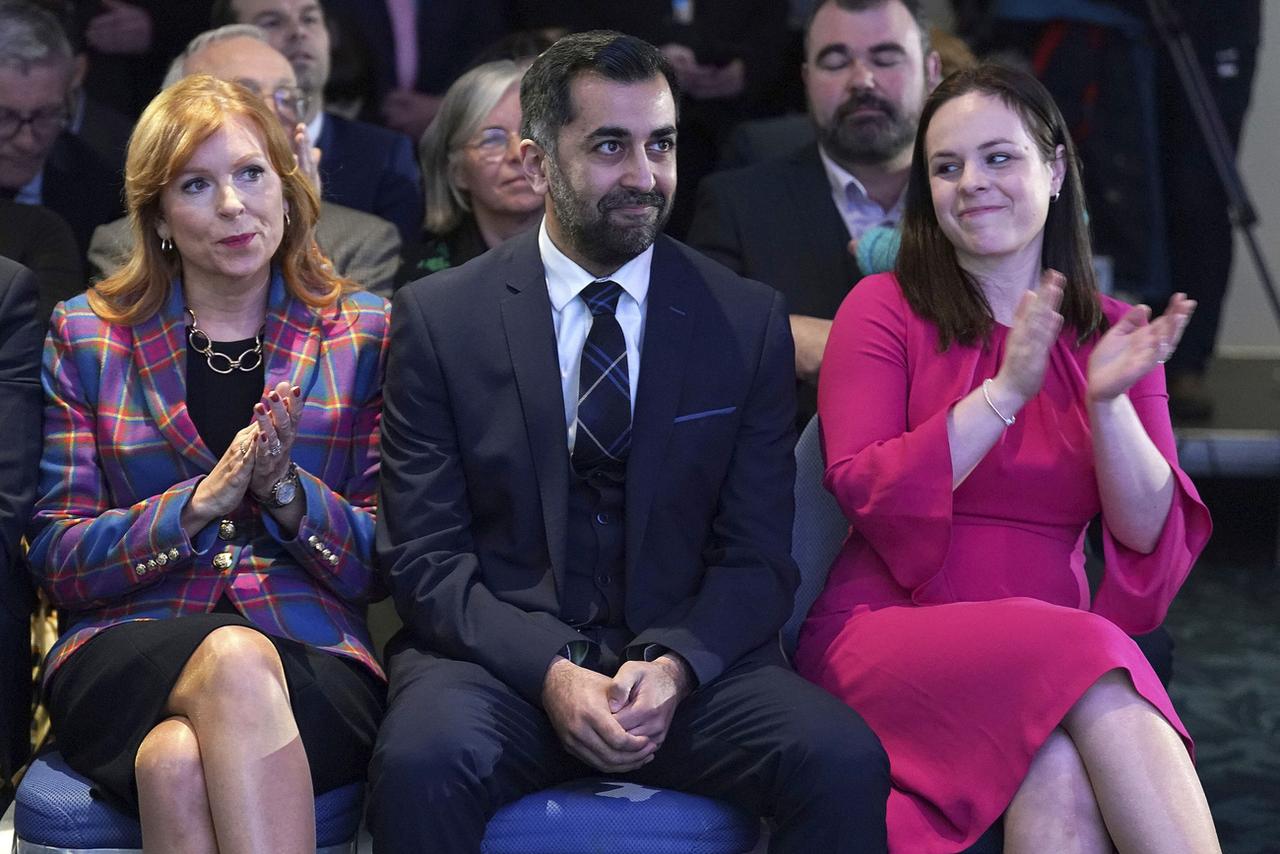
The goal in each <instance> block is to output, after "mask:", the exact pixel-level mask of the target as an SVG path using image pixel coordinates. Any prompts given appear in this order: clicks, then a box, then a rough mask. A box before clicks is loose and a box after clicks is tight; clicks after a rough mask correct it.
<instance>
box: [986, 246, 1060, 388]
mask: <svg viewBox="0 0 1280 854" xmlns="http://www.w3.org/2000/svg"><path fill="white" fill-rule="evenodd" d="M1065 281H1066V280H1065V279H1064V278H1063V277H1062V274H1061V273H1059V272H1058V271H1057V270H1045V271H1044V272H1043V273H1041V274H1040V284H1039V286H1038V287H1037V288H1036V289H1035V290H1033V291H1027V292H1026V293H1025V294H1023V295H1022V300H1021V301H1020V302H1019V303H1018V308H1017V310H1016V311H1015V312H1014V315H1013V328H1012V329H1011V330H1010V331H1009V337H1008V339H1007V340H1006V342H1005V353H1004V361H1002V362H1001V363H1000V370H999V371H998V372H997V373H996V376H995V380H994V382H995V383H996V384H998V385H1001V386H1003V387H1004V388H1006V389H1008V390H1009V391H1010V392H1011V393H1012V394H1014V395H1016V396H1017V397H1018V398H1019V399H1020V400H1021V404H1025V403H1026V402H1027V401H1028V400H1030V399H1031V398H1033V397H1035V396H1036V394H1037V393H1039V391H1040V386H1041V384H1042V383H1043V382H1044V373H1045V368H1046V367H1048V364H1049V352H1050V351H1051V350H1052V349H1053V344H1054V342H1055V341H1057V340H1058V332H1059V331H1061V329H1062V315H1061V314H1060V313H1059V312H1058V307H1059V306H1060V305H1061V304H1062V286H1063V284H1064V282H1065ZM1021 404H1020V406H1021Z"/></svg>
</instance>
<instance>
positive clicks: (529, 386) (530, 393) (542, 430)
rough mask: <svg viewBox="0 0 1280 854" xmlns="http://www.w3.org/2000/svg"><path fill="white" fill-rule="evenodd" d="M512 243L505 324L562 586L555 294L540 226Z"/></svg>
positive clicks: (565, 476) (564, 501) (562, 464)
mask: <svg viewBox="0 0 1280 854" xmlns="http://www.w3.org/2000/svg"><path fill="white" fill-rule="evenodd" d="M511 243H512V244H514V245H513V247H512V255H511V259H510V268H509V274H508V277H507V281H506V288H507V295H506V296H505V297H504V298H503V299H502V302H501V306H502V326H503V330H504V331H505V332H506V337H507V350H508V353H509V355H510V357H511V368H512V370H513V372H514V374H515V378H516V389H517V391H518V393H519V395H520V409H521V413H522V414H523V416H524V425H525V431H526V434H527V435H528V439H529V450H530V452H531V453H532V455H533V468H534V474H535V475H536V477H537V480H538V494H539V496H540V498H541V500H542V520H543V524H544V526H545V527H546V534H547V547H548V550H549V551H550V555H551V567H552V571H553V572H554V574H555V577H556V582H557V585H558V586H560V587H561V588H562V589H563V586H564V571H565V549H566V547H567V546H566V543H567V537H568V524H567V519H566V517H567V515H568V512H569V442H568V436H567V433H566V430H565V423H564V390H563V388H562V386H561V385H560V361H559V358H558V356H557V354H556V338H555V327H554V325H553V324H552V320H551V316H552V315H551V312H552V309H551V298H550V297H549V296H548V294H547V281H546V273H545V272H544V270H543V266H542V257H541V255H540V254H539V252H538V241H537V229H534V230H532V231H531V232H530V233H529V234H528V235H524V236H522V237H518V238H515V239H513V240H512V241H511Z"/></svg>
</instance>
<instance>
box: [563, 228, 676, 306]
mask: <svg viewBox="0 0 1280 854" xmlns="http://www.w3.org/2000/svg"><path fill="white" fill-rule="evenodd" d="M538 251H539V252H540V253H541V255H542V267H543V270H544V271H545V272H546V276H547V294H548V295H549V296H550V297H551V305H552V307H553V308H555V310H556V311H564V307H565V306H566V305H568V304H569V303H570V302H572V301H573V300H574V299H575V298H577V296H578V294H580V293H582V289H583V288H585V287H586V286H587V285H589V284H591V283H592V282H595V281H600V280H603V279H608V280H609V281H611V282H617V283H618V285H619V286H621V288H622V289H623V290H624V291H626V292H627V293H628V294H629V295H630V296H631V298H632V299H633V300H635V301H636V303H637V304H638V305H644V300H645V297H646V296H648V294H649V271H650V269H651V268H652V266H653V245H652V244H650V246H649V248H648V249H646V250H644V251H643V252H641V253H640V254H639V255H637V256H636V257H634V258H632V259H631V260H630V261H628V262H627V263H625V264H623V265H622V266H621V267H619V268H618V269H617V270H614V271H613V272H612V273H610V274H609V275H608V276H602V277H599V279H598V278H597V277H596V276H593V275H591V274H590V273H588V272H587V271H586V270H584V269H582V268H581V267H579V266H578V264H577V262H575V261H573V260H572V259H571V258H570V257H569V256H568V255H565V254H564V253H563V252H561V251H560V247H558V246H556V244H555V242H554V241H553V240H552V239H551V235H550V234H548V233H547V218H546V217H543V218H542V224H541V225H539V226H538Z"/></svg>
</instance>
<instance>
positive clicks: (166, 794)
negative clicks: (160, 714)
mask: <svg viewBox="0 0 1280 854" xmlns="http://www.w3.org/2000/svg"><path fill="white" fill-rule="evenodd" d="M133 768H134V776H135V777H136V778H137V781H138V792H139V795H140V796H142V797H147V796H151V797H163V798H165V799H183V800H186V799H187V797H184V796H191V797H195V796H198V797H199V798H200V799H203V798H204V766H203V764H202V763H201V760H200V743H199V742H198V741H197V740H196V733H195V730H194V729H192V727H191V722H190V721H188V720H187V719H186V718H184V717H172V718H167V719H165V720H163V721H161V722H160V723H158V724H156V725H155V726H154V727H153V728H152V729H151V731H150V732H148V733H147V735H146V737H145V738H143V739H142V744H140V745H139V746H138V752H137V754H136V755H135V756H134V760H133Z"/></svg>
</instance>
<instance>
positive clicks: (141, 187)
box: [88, 74, 357, 325]
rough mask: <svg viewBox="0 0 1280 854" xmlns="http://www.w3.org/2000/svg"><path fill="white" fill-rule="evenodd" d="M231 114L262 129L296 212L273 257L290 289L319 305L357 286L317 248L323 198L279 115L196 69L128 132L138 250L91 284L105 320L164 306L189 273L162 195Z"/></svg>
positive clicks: (93, 302) (134, 318)
mask: <svg viewBox="0 0 1280 854" xmlns="http://www.w3.org/2000/svg"><path fill="white" fill-rule="evenodd" d="M232 118H240V119H244V120H246V121H248V122H249V123H250V124H251V125H252V126H253V127H254V128H256V129H257V131H258V133H259V134H260V136H261V138H262V141H263V142H264V143H265V145H266V150H267V158H268V159H269V160H270V162H271V168H272V169H274V170H275V171H276V173H277V174H278V175H279V176H280V183H281V192H282V194H283V197H284V204H285V209H286V210H287V211H288V212H289V215H288V217H287V219H286V222H285V224H284V233H283V235H282V237H281V239H280V246H279V248H278V249H276V253H275V256H274V258H273V263H274V264H275V265H276V266H278V267H279V268H280V270H281V272H282V274H283V276H284V283H285V287H286V288H287V289H288V291H289V293H290V294H291V295H292V296H294V297H295V298H297V299H299V300H301V301H302V302H304V303H306V304H307V305H310V306H312V307H313V308H325V307H327V306H330V305H332V304H333V303H334V302H336V301H337V300H338V298H339V297H341V296H342V295H343V294H344V293H347V292H348V291H351V290H355V289H356V288H357V285H356V284H355V283H354V282H351V281H349V280H347V279H344V278H342V277H340V276H338V275H337V274H335V273H334V271H333V265H332V264H331V263H330V262H329V259H327V258H325V257H324V255H323V254H322V253H321V252H320V248H319V247H318V246H316V242H315V224H316V217H317V216H318V215H319V212H320V198H319V196H318V195H316V191H315V188H314V187H313V186H312V185H311V182H310V181H309V180H308V179H307V178H306V176H305V175H304V174H303V173H302V171H301V170H300V169H299V168H298V166H297V163H296V161H295V159H294V156H293V149H292V148H291V147H290V145H289V139H288V137H287V136H286V135H285V132H284V128H283V127H281V125H280V122H279V121H278V120H277V119H276V117H275V115H274V114H273V113H272V112H271V111H270V110H269V109H268V108H267V106H266V105H265V104H264V103H263V101H262V99H261V98H260V97H259V96H257V95H255V94H254V93H252V92H250V91H249V90H248V89H246V88H244V87H243V86H241V85H239V84H237V83H230V82H227V81H225V80H219V79H217V78H215V77H210V76H209V75H207V74H195V75H192V76H190V77H185V78H183V79H182V80H179V81H178V82H177V83H175V84H173V85H172V86H170V87H169V88H168V89H165V90H164V91H163V92H161V93H160V94H159V95H157V96H156V97H155V98H154V99H152V101H151V103H150V104H149V105H148V106H147V108H146V110H144V111H143V113H142V118H140V119H139V120H138V124H137V125H136V126H135V127H134V129H133V134H132V135H131V136H130V137H129V150H128V154H127V156H126V159H125V181H124V192H125V204H126V206H127V208H128V210H129V225H130V229H131V230H132V232H133V248H132V250H131V251H130V253H129V257H128V258H127V260H126V261H125V263H124V264H123V265H122V266H121V267H120V269H119V270H117V271H116V272H115V273H114V274H112V275H110V276H108V277H107V278H106V279H103V280H102V281H101V282H99V283H98V284H97V285H95V286H94V287H92V288H90V289H89V292H88V298H89V306H90V307H91V308H92V309H93V311H94V312H95V313H96V314H97V315H98V316H99V317H101V318H102V319H103V320H106V321H108V322H111V323H120V324H124V325H133V324H137V323H141V322H143V321H145V320H148V319H150V318H151V317H152V316H153V315H154V314H155V313H156V312H157V311H159V309H160V307H161V306H162V305H163V304H164V301H165V300H166V299H167V297H168V294H169V286H170V284H171V283H172V281H173V280H174V278H175V277H177V276H179V275H181V273H182V259H181V257H180V256H179V254H178V253H177V252H176V251H173V250H170V251H168V252H166V251H165V250H163V249H162V248H161V247H160V237H159V235H158V234H157V233H156V226H157V224H158V223H159V220H160V193H161V191H162V190H163V189H164V188H165V186H166V185H167V184H168V183H169V182H170V181H171V180H173V178H174V176H175V175H177V174H178V173H179V172H180V171H181V169H182V167H183V166H185V165H186V163H187V161H188V160H190V159H191V156H192V155H193V154H194V153H195V150H196V149H197V148H199V147H200V145H201V144H202V143H203V142H204V141H205V140H206V139H208V138H209V137H210V136H212V135H213V134H214V133H216V132H217V131H218V130H219V129H220V128H222V127H223V126H224V125H225V124H226V123H227V122H228V120H230V119H232Z"/></svg>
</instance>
